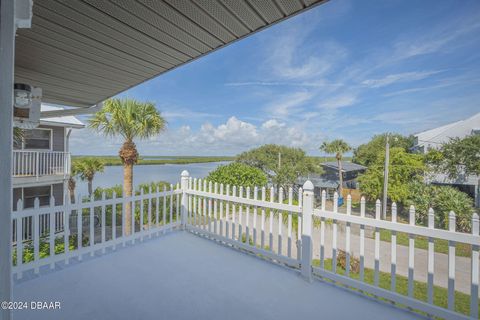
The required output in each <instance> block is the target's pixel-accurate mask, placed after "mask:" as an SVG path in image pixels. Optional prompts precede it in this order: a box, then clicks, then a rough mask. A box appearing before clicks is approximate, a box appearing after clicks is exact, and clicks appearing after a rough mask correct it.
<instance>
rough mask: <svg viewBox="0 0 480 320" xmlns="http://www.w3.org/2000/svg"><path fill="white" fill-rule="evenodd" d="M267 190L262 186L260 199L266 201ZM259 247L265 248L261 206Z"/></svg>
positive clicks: (263, 210)
mask: <svg viewBox="0 0 480 320" xmlns="http://www.w3.org/2000/svg"><path fill="white" fill-rule="evenodd" d="M266 198H267V190H266V188H265V187H262V201H266ZM260 232H261V233H260V247H261V248H262V249H265V207H262V214H261V218H260Z"/></svg>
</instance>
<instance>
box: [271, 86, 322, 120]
mask: <svg viewBox="0 0 480 320" xmlns="http://www.w3.org/2000/svg"><path fill="white" fill-rule="evenodd" d="M313 96H314V94H313V93H311V92H308V91H298V92H294V93H289V94H285V95H281V96H279V97H275V99H274V101H273V102H271V103H270V104H269V105H268V106H267V108H266V109H267V111H268V112H269V113H270V114H272V115H273V116H275V117H280V118H284V117H288V116H289V115H290V114H292V113H294V112H298V111H299V110H300V107H301V106H302V105H303V104H304V103H305V102H307V101H308V100H310V99H311V98H312V97H313Z"/></svg>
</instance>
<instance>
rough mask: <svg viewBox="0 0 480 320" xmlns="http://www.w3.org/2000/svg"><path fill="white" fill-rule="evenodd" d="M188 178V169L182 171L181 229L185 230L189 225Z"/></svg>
mask: <svg viewBox="0 0 480 320" xmlns="http://www.w3.org/2000/svg"><path fill="white" fill-rule="evenodd" d="M188 178H189V173H188V171H187V170H183V171H182V178H181V187H182V219H181V220H182V224H181V229H182V230H185V228H186V226H187V214H188V195H187V190H188Z"/></svg>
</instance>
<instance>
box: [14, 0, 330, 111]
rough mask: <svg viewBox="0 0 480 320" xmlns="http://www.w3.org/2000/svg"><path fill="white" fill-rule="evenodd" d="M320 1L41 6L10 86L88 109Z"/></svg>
mask: <svg viewBox="0 0 480 320" xmlns="http://www.w3.org/2000/svg"><path fill="white" fill-rule="evenodd" d="M325 1H326V0H193V1H190V0H162V1H160V0H136V1H132V0H110V1H105V0H42V1H34V5H33V19H32V28H31V29H19V30H18V33H17V37H16V53H15V82H23V83H30V84H32V85H34V86H37V87H41V88H42V89H43V101H44V102H48V103H56V104H63V105H69V106H76V107H90V106H92V105H95V104H97V103H99V102H101V101H104V100H105V99H107V98H109V97H112V96H114V95H115V94H117V93H120V92H122V91H124V90H126V89H128V88H130V87H132V86H135V85H138V84H140V83H142V82H144V81H146V80H148V79H151V78H153V77H155V76H158V75H160V74H162V73H164V72H167V71H169V70H171V69H173V68H176V67H178V66H181V65H183V64H185V63H187V62H190V61H192V60H194V59H196V58H199V57H201V56H203V55H205V54H208V53H210V52H212V51H214V50H216V49H219V48H222V47H224V46H226V45H228V44H230V43H232V42H234V41H236V40H238V39H241V38H243V37H246V36H248V35H250V34H252V33H254V32H256V31H259V30H262V29H264V28H266V27H268V26H270V25H272V24H274V23H277V22H279V21H282V20H284V19H286V18H288V17H291V16H293V15H295V14H297V13H300V12H302V11H304V10H306V9H308V8H311V7H313V6H315V5H318V4H321V3H324V2H325Z"/></svg>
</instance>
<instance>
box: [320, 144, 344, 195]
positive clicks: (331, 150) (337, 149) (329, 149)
mask: <svg viewBox="0 0 480 320" xmlns="http://www.w3.org/2000/svg"><path fill="white" fill-rule="evenodd" d="M320 150H321V151H324V152H325V153H328V154H335V158H336V159H337V165H338V178H339V187H338V192H339V193H340V197H341V196H342V191H343V175H342V158H343V154H344V153H345V152H348V151H350V150H352V147H351V146H350V145H349V144H348V143H346V142H345V141H343V140H341V139H336V140H333V141H332V142H328V141H325V142H323V143H322V145H321V146H320Z"/></svg>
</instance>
